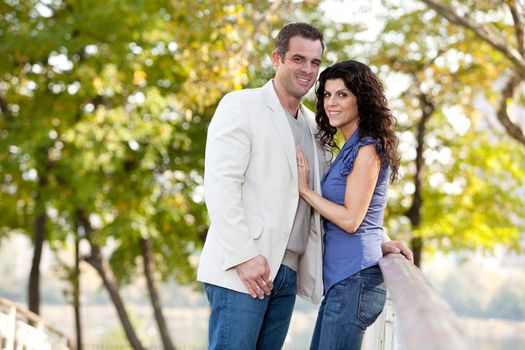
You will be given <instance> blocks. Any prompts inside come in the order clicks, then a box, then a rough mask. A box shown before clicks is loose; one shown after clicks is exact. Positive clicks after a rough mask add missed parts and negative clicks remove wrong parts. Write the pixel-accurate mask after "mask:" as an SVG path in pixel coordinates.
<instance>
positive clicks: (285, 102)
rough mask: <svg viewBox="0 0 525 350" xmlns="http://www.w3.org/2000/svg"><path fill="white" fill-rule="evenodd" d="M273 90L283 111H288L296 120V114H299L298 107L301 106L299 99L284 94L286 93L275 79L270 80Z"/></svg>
mask: <svg viewBox="0 0 525 350" xmlns="http://www.w3.org/2000/svg"><path fill="white" fill-rule="evenodd" d="M272 83H273V88H274V90H275V93H276V94H277V98H279V102H281V105H282V106H283V108H284V109H285V110H287V111H288V113H290V114H291V115H292V116H295V117H296V118H297V113H299V105H300V104H301V99H300V98H296V97H294V96H291V95H289V94H287V93H286V91H285V90H284V89H283V88H282V87H281V85H280V84H279V82H278V81H276V80H275V79H274V80H272Z"/></svg>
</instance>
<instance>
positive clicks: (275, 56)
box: [272, 50, 281, 69]
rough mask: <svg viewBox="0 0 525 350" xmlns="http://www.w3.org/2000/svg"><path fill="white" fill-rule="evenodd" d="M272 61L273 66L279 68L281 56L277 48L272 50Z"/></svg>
mask: <svg viewBox="0 0 525 350" xmlns="http://www.w3.org/2000/svg"><path fill="white" fill-rule="evenodd" d="M272 63H273V68H274V69H277V68H279V65H280V64H281V56H280V55H279V53H278V52H277V51H275V50H274V51H272Z"/></svg>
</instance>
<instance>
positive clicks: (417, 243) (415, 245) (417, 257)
mask: <svg viewBox="0 0 525 350" xmlns="http://www.w3.org/2000/svg"><path fill="white" fill-rule="evenodd" d="M410 249H412V254H414V265H416V266H417V267H421V251H422V250H423V238H421V237H413V238H412V239H411V240H410Z"/></svg>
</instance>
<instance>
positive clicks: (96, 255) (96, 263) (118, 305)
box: [85, 244, 145, 350]
mask: <svg viewBox="0 0 525 350" xmlns="http://www.w3.org/2000/svg"><path fill="white" fill-rule="evenodd" d="M85 260H86V261H87V262H88V264H90V265H91V266H93V268H94V269H95V270H96V271H97V272H98V274H99V275H100V277H101V278H102V281H103V282H104V287H106V289H107V291H108V293H109V296H110V298H111V301H112V302H113V305H115V309H116V310H117V314H118V317H119V319H120V322H121V323H122V327H123V328H124V332H125V333H126V337H127V338H128V341H129V344H130V345H131V347H132V348H133V349H134V350H145V348H144V347H143V346H142V344H141V343H140V340H139V338H138V337H137V334H136V333H135V330H134V329H133V326H132V324H131V322H130V320H129V317H128V314H127V312H126V308H125V307H124V302H123V301H122V298H121V296H120V292H119V290H118V286H117V283H116V280H115V277H114V276H113V272H112V271H111V268H110V267H109V265H108V264H107V263H106V262H105V261H104V260H103V259H102V255H101V254H100V249H99V248H98V247H97V246H95V245H93V244H91V255H90V256H88V257H86V258H85Z"/></svg>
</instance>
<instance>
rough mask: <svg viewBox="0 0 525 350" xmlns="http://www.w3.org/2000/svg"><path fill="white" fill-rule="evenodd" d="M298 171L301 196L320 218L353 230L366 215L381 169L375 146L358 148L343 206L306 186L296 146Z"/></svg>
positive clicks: (305, 168) (305, 171) (305, 172)
mask: <svg viewBox="0 0 525 350" xmlns="http://www.w3.org/2000/svg"><path fill="white" fill-rule="evenodd" d="M297 170H298V175H299V194H300V195H301V197H302V198H303V199H304V200H305V201H306V202H308V203H309V204H310V205H311V206H312V207H313V208H314V209H315V210H317V211H318V212H319V213H320V214H321V215H322V216H323V217H325V218H326V219H328V220H330V221H331V222H333V223H334V224H336V225H337V226H339V227H341V228H342V229H343V230H345V231H346V232H348V233H354V232H355V231H356V230H357V229H358V228H359V226H360V225H361V223H362V222H363V219H364V218H365V215H366V212H367V210H368V206H369V205H370V201H371V200H372V195H373V194H374V189H375V186H376V183H377V178H378V177H379V171H380V170H381V161H380V159H379V156H378V154H377V152H376V147H375V145H365V146H362V147H361V148H360V149H359V152H358V154H357V157H356V159H355V161H354V166H353V168H352V172H351V173H350V174H348V176H347V178H346V189H345V201H344V205H339V204H336V203H334V202H331V201H329V200H327V199H325V198H323V197H322V196H320V195H319V194H318V193H316V192H315V191H313V190H312V189H311V188H310V187H309V186H308V181H307V179H308V163H307V160H306V157H305V155H304V153H303V152H302V150H301V149H300V148H298V149H297Z"/></svg>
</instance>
